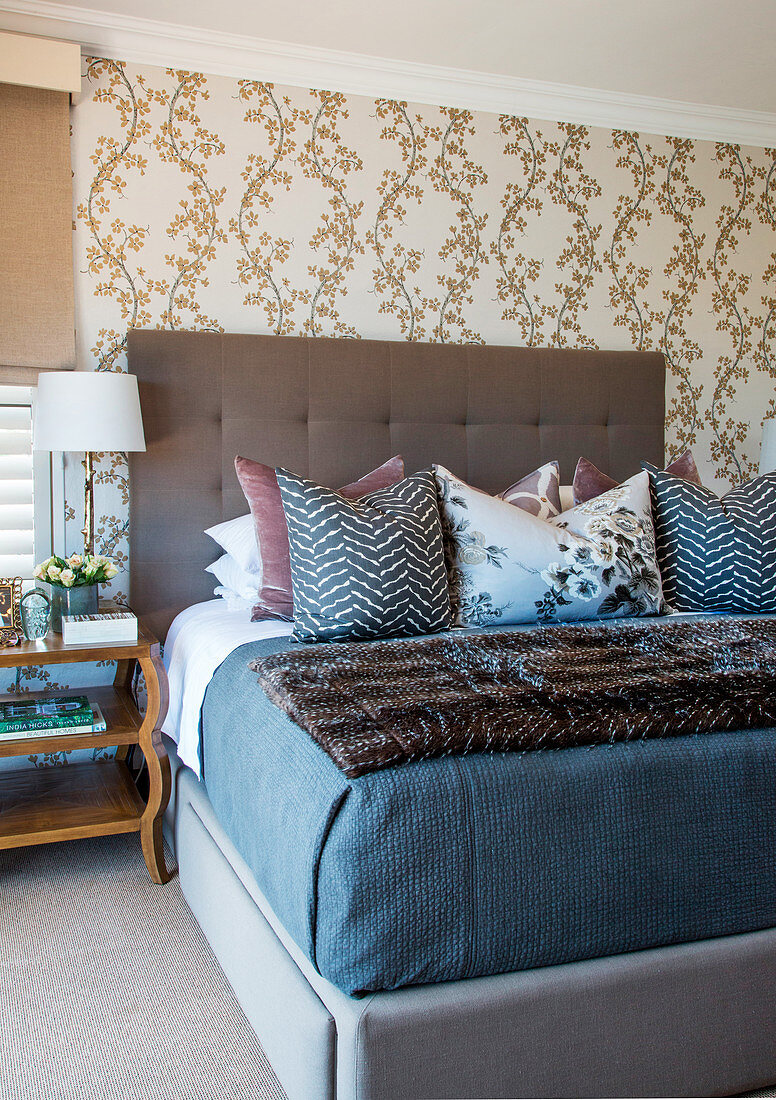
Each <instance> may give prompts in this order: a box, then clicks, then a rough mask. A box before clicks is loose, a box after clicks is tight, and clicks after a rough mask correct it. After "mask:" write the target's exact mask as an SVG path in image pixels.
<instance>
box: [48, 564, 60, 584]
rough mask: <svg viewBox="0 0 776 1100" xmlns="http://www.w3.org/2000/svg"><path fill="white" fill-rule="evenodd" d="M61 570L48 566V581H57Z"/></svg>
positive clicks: (56, 566)
mask: <svg viewBox="0 0 776 1100" xmlns="http://www.w3.org/2000/svg"><path fill="white" fill-rule="evenodd" d="M61 572H62V570H61V569H60V568H59V566H58V565H50V566H49V567H48V576H49V580H50V581H58V580H59V577H60V574H61Z"/></svg>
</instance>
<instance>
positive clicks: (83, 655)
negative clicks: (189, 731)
mask: <svg viewBox="0 0 776 1100" xmlns="http://www.w3.org/2000/svg"><path fill="white" fill-rule="evenodd" d="M105 660H115V661H116V675H115V678H114V682H113V685H112V686H110V685H108V686H100V687H85V688H74V689H73V690H74V691H75V692H78V693H80V694H84V695H86V696H88V698H89V700H90V702H96V703H99V705H100V708H101V709H102V712H103V715H104V717H105V721H106V727H107V728H106V729H105V730H104V731H103V732H101V733H86V734H84V733H78V734H56V735H53V736H48V737H23V738H16V739H14V740H8V741H0V757H7V756H28V755H31V754H35V753H45V752H62V751H68V750H71V749H84V748H87V749H88V748H91V749H94V748H100V747H108V746H117V748H118V753H117V757H116V759H115V760H109V761H88V762H86V763H81V764H67V765H63V766H61V767H51V768H30V769H22V770H19V771H13V772H7V773H0V849H2V848H18V847H22V846H23V845H28V844H44V843H50V842H53V841H60V840H77V839H80V838H82V837H90V836H107V835H111V834H114V833H130V832H139V833H140V839H141V844H142V848H143V855H144V857H145V861H146V865H147V867H148V871H149V874H150V875H151V878H152V879H153V880H154V882H158V883H162V882H167V881H168V879H169V878H170V874H169V872H168V870H167V867H166V865H165V861H164V847H163V842H162V815H163V814H164V811H165V809H166V807H167V802H168V800H169V797H170V785H171V780H170V761H169V759H168V757H167V753H166V752H165V749H164V745H163V744H162V739H161V730H160V727H161V724H162V722H163V721H164V716H165V714H166V712H167V677H166V673H165V670H164V666H163V664H162V661H161V658H160V656H159V642H158V641H157V640H156V638H154V637H153V635H151V634H150V633H148V632H147V631H145V630H143V629H141V630H140V631H139V634H138V640H137V642H132V643H129V644H126V645H119V644H115V643H114V644H107V645H97V646H95V645H90V646H64V645H63V644H62V639H61V636H59V635H49V636H48V637H47V638H45V639H43V641H40V642H24V643H22V645H21V646H17V647H13V648H10V647H9V648H2V647H0V668H13V667H24V666H27V665H44V664H46V665H48V664H73V663H89V662H92V661H105ZM136 665H139V666H140V668H141V670H142V672H143V674H144V676H145V682H146V691H147V697H148V705H147V708H146V713H145V715H144V716H143V715H141V714H140V712H139V711H138V709H137V707H136V706H135V702H134V699H133V698H132V692H131V684H132V679H133V675H134V672H135V667H136ZM51 694H61V691H56V692H51V691H49V692H45V691H43V692H30V693H26V692H25V693H24V698H31V699H32V698H41V697H44V696H46V695H51ZM13 698H18V696H15V695H5V696H2V697H0V699H2V701H3V702H5V701H6V700H8V699H13ZM130 745H140V748H141V750H142V752H143V755H144V756H145V759H146V763H147V765H148V777H149V796H148V802H147V803H146V802H144V801H143V799H142V798H141V797H140V794H139V793H138V790H137V787H136V786H135V784H134V781H133V779H132V775H131V773H130V771H129V768H128V767H127V765H126V763H125V759H124V758H125V757H126V750H127V747H128V746H130Z"/></svg>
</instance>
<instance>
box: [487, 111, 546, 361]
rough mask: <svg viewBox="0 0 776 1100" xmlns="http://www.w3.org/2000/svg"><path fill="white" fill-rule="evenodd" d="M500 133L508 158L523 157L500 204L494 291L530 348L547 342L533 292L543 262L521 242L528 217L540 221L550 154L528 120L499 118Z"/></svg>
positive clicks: (505, 317) (493, 251) (494, 250)
mask: <svg viewBox="0 0 776 1100" xmlns="http://www.w3.org/2000/svg"><path fill="white" fill-rule="evenodd" d="M499 133H500V135H501V137H502V138H503V139H504V145H503V153H504V155H505V156H508V157H517V158H519V165H520V168H519V171H518V172H516V173H515V175H516V177H517V178H516V179H513V180H512V179H511V180H510V181H509V182H508V183H507V185H506V189H505V191H504V193H503V195H502V196H501V199H500V200H499V201H500V204H501V206H502V208H503V210H504V213H503V215H502V217H501V221H500V223H499V227H498V235H497V237H496V240H495V241H494V242H493V243H492V245H491V249H490V251H491V255H492V256H493V257H494V258H495V260H496V262H497V263H498V266H499V268H500V272H499V275H498V277H497V279H496V288H497V292H498V300H499V302H502V303H503V304H504V309H503V310H502V312H501V317H502V319H503V320H504V321H511V322H514V323H515V324H516V325H517V331H518V332H519V334H520V342H521V343H523V344H527V345H528V346H529V347H532V346H534V345H536V344H541V343H543V342H544V340H543V336H544V319H545V314H544V312H543V310H542V308H541V298H540V296H539V294H537V293H536V289H535V287H536V283H537V282H538V279H539V276H540V274H541V271H542V263H543V261H542V259H541V258H540V257H538V256H528V255H526V253H524V252H523V251H522V248H521V243H520V242H521V238H522V237H523V236H524V234H525V231H526V229H527V227H528V221H527V218H528V216H529V215H533V216H534V217H541V213H542V205H543V202H542V194H543V191H544V185H545V182H546V179H547V172H546V169H545V168H544V164H545V163H546V160H547V155H546V152H545V149H544V145H543V142H542V135H541V133H539V131H537V132H536V135H535V137H534V136H532V135H531V130H530V124H529V121H528V119H527V118H514V117H512V116H510V115H501V117H500V118H499Z"/></svg>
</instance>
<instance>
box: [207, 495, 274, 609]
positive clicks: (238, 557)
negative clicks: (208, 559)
mask: <svg viewBox="0 0 776 1100" xmlns="http://www.w3.org/2000/svg"><path fill="white" fill-rule="evenodd" d="M205 534H206V535H210V537H211V539H213V540H214V541H215V542H217V543H218V545H219V546H220V547H221V548H222V549H223V550H225V551H226V553H227V554H229V556H230V557H231V558H233V559H234V561H235V562H236V563H237V565H238V566H239V568H240V569H242V570H243V572H245V573H253V574H255V576H256V590H257V591H258V588H259V583H260V580H261V558H260V557H259V547H258V545H257V543H256V529H255V527H254V523H253V516H251V515H250V513H249V514H248V515H247V516H238V518H237V519H228V520H227V521H226V523H217V524H216V525H215V527H208V529H207V530H206V531H205ZM211 572H212V570H211Z"/></svg>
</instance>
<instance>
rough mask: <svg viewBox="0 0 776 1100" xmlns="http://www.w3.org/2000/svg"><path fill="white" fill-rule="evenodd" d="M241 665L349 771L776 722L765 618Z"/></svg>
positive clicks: (303, 654)
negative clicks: (428, 759)
mask: <svg viewBox="0 0 776 1100" xmlns="http://www.w3.org/2000/svg"><path fill="white" fill-rule="evenodd" d="M250 667H251V668H252V669H253V670H254V671H256V672H258V674H259V683H260V684H261V686H262V688H263V689H264V691H265V692H266V693H267V695H268V696H269V698H270V699H271V700H272V702H273V703H275V704H276V706H278V707H281V708H282V709H283V710H284V711H285V712H286V713H287V714H288V715H289V716H290V717H291V718H292V719H293V720H294V721H295V722H296V723H297V724H298V725H300V726H301V727H302V728H303V729H305V730H307V732H308V733H309V734H310V736H311V737H313V738H314V740H315V741H317V742H318V744H319V745H320V746H321V747H322V748H324V749H325V750H326V752H327V753H328V754H329V756H330V757H331V758H332V760H333V761H334V762H335V763H336V764H337V765H338V766H339V767H340V768H341V769H342V771H343V772H345V774H346V775H348V776H351V777H355V776H359V775H363V774H364V773H366V772H371V771H376V770H377V769H379V768H387V767H389V766H392V765H395V764H401V763H404V762H406V761H409V760H422V759H423V758H425V757H431V756H444V755H447V754H448V753H456V754H463V753H471V752H507V751H522V750H524V749H549V748H568V747H571V746H574V745H585V744H593V743H597V742H612V741H629V740H636V739H640V738H645V737H668V736H676V735H679V734H689V733H708V732H710V731H713V730H720V731H721V730H740V729H747V728H748V729H753V728H757V727H763V726H772V725H776V690H775V689H776V621H773V620H765V619H757V620H752V621H742V620H729V619H728V620H725V619H722V620H713V621H694V622H661V623H643V624H630V623H628V624H623V625H614V624H611V625H608V626H605V627H602V626H566V627H542V628H539V629H536V630H532V631H530V632H528V633H520V632H515V633H507V632H499V633H495V634H463V633H461V634H458V633H455V632H454V633H452V634H445V635H436V636H434V637H430V638H423V639H410V640H402V641H392V642H357V643H353V644H349V643H344V644H343V643H326V644H322V645H307V646H300V647H299V648H298V649H294V650H293V651H292V652H288V653H278V654H275V655H273V656H271V657H266V658H264V659H263V660H259V661H253V662H251V665H250Z"/></svg>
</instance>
